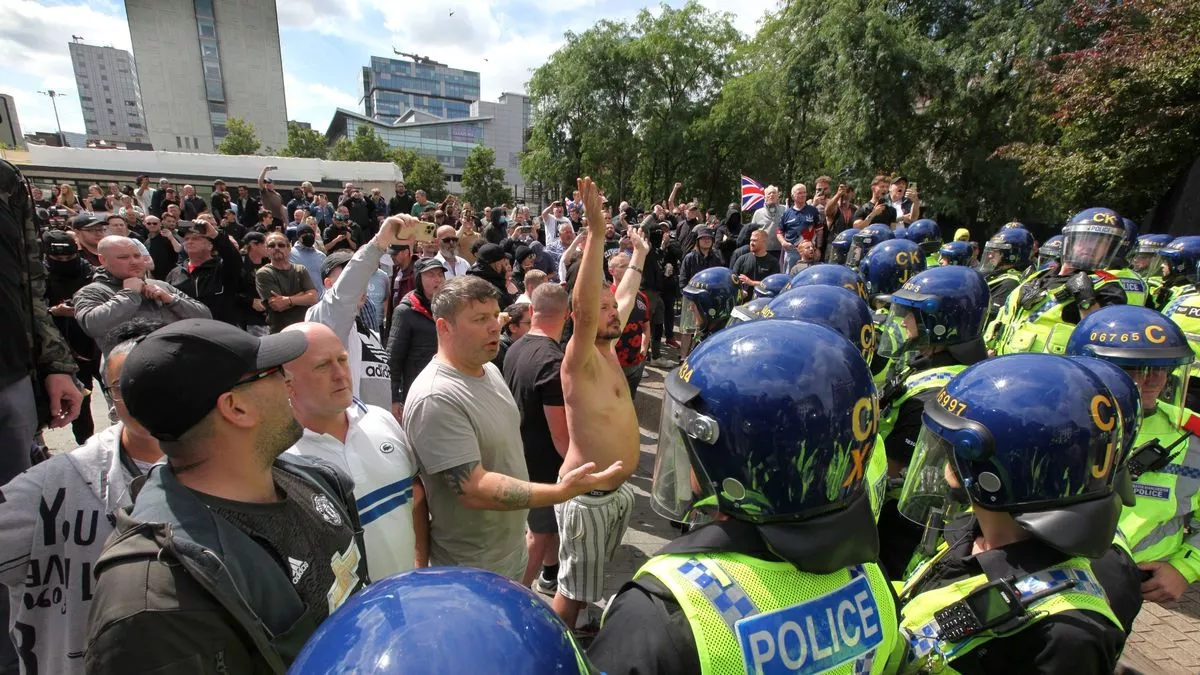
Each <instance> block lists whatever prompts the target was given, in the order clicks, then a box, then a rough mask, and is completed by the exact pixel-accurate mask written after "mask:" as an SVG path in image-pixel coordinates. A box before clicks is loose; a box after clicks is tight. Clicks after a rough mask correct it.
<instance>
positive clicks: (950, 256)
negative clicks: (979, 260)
mask: <svg viewBox="0 0 1200 675" xmlns="http://www.w3.org/2000/svg"><path fill="white" fill-rule="evenodd" d="M974 254H975V249H974V248H973V247H972V246H971V242H969V241H948V242H946V243H944V244H942V247H941V248H939V249H938V265H939V266H942V267H945V266H946V265H961V266H963V267H970V266H971V256H973V255H974Z"/></svg>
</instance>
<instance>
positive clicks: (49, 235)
mask: <svg viewBox="0 0 1200 675" xmlns="http://www.w3.org/2000/svg"><path fill="white" fill-rule="evenodd" d="M42 246H43V248H45V250H46V254H47V255H75V254H76V253H78V252H79V246H77V245H76V244H75V240H74V239H72V238H71V235H69V234H67V233H66V232H63V231H62V230H46V232H45V234H43V235H42Z"/></svg>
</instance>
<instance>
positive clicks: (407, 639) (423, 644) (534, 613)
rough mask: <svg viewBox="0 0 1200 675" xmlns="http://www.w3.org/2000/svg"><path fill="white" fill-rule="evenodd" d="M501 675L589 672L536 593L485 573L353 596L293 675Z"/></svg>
mask: <svg viewBox="0 0 1200 675" xmlns="http://www.w3.org/2000/svg"><path fill="white" fill-rule="evenodd" d="M500 664H503V667H502V668H501V667H500ZM498 669H499V670H503V672H506V673H522V674H527V675H540V674H541V673H548V674H554V675H576V674H580V675H582V674H585V673H588V672H591V670H590V668H589V666H588V661H587V659H586V657H585V656H584V655H583V654H582V652H581V651H580V650H579V648H578V646H577V645H576V644H575V641H574V639H573V638H572V637H571V632H570V631H569V630H567V626H566V624H564V623H563V622H562V621H561V620H560V619H559V618H558V616H557V615H555V613H554V612H553V611H552V610H551V609H550V606H549V605H547V604H546V603H545V602H543V601H541V600H539V599H538V598H537V596H535V595H534V594H533V592H532V591H530V590H529V589H528V588H524V587H523V586H521V585H520V584H517V583H515V582H513V581H511V580H509V579H507V578H505V577H502V576H500V575H498V574H495V573H493V572H486V571H484V570H479V569H472V568H469V567H433V568H427V569H418V570H412V571H410V572H404V573H402V574H398V575H395V576H392V577H388V578H386V579H383V580H381V581H377V582H375V583H374V584H372V585H370V586H368V587H367V588H365V589H364V590H363V591H361V592H360V593H358V594H357V595H355V596H353V597H351V598H350V599H349V600H347V601H346V602H345V604H343V605H342V606H341V607H339V608H338V610H337V611H336V612H334V613H333V614H332V615H331V616H330V617H329V618H328V619H326V620H325V621H324V622H323V623H322V624H321V625H320V627H318V628H317V630H316V632H314V633H313V635H312V637H311V638H309V640H308V643H307V644H305V645H304V649H303V650H301V652H300V654H299V656H297V657H296V660H295V661H294V662H293V663H292V667H291V668H290V669H288V673H290V674H291V675H318V674H320V675H325V674H326V673H383V672H386V673H395V674H396V675H406V674H411V675H416V674H417V673H422V674H424V673H494V672H497V670H498Z"/></svg>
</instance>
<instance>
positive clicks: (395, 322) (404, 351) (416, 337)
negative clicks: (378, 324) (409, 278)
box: [387, 279, 438, 403]
mask: <svg viewBox="0 0 1200 675" xmlns="http://www.w3.org/2000/svg"><path fill="white" fill-rule="evenodd" d="M420 289H421V280H420V279H418V280H417V290H414V291H409V293H408V295H406V296H404V298H403V299H402V300H400V304H399V305H397V306H396V311H394V312H392V329H391V331H389V333H388V342H387V351H388V366H389V367H390V368H391V371H392V403H404V397H405V396H407V395H408V388H409V386H411V385H412V383H413V381H414V380H416V379H417V375H420V374H421V371H422V370H424V369H425V366H427V365H429V361H430V360H431V359H433V356H434V354H437V349H438V337H437V324H435V323H434V321H433V314H432V313H431V312H430V310H429V300H427V299H426V298H425V297H424V296H423V295H421V294H420V293H419V291H420Z"/></svg>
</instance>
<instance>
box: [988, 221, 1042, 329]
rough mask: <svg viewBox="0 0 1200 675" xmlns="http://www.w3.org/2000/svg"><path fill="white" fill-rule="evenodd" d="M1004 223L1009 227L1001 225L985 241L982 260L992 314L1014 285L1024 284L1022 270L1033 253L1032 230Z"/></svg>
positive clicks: (994, 314) (997, 312) (999, 307)
mask: <svg viewBox="0 0 1200 675" xmlns="http://www.w3.org/2000/svg"><path fill="white" fill-rule="evenodd" d="M1011 224H1012V223H1009V225H1011ZM1005 227H1007V228H1008V229H1003V228H1001V230H1000V231H999V232H997V233H996V234H995V235H994V236H993V237H992V238H991V239H988V241H987V243H986V244H984V245H983V260H981V261H980V263H979V273H980V274H982V275H984V278H985V279H986V280H987V286H988V296H989V297H990V305H991V310H990V312H989V314H990V315H991V316H996V315H997V314H999V312H1000V309H1001V308H1003V307H1004V304H1005V302H1007V301H1008V296H1009V295H1010V294H1011V293H1012V292H1013V289H1015V288H1016V287H1017V286H1020V285H1021V273H1022V272H1024V271H1025V269H1026V268H1028V267H1029V261H1030V258H1031V257H1032V256H1033V235H1032V234H1030V233H1029V230H1026V229H1025V228H1022V227H1008V225H1005Z"/></svg>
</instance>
